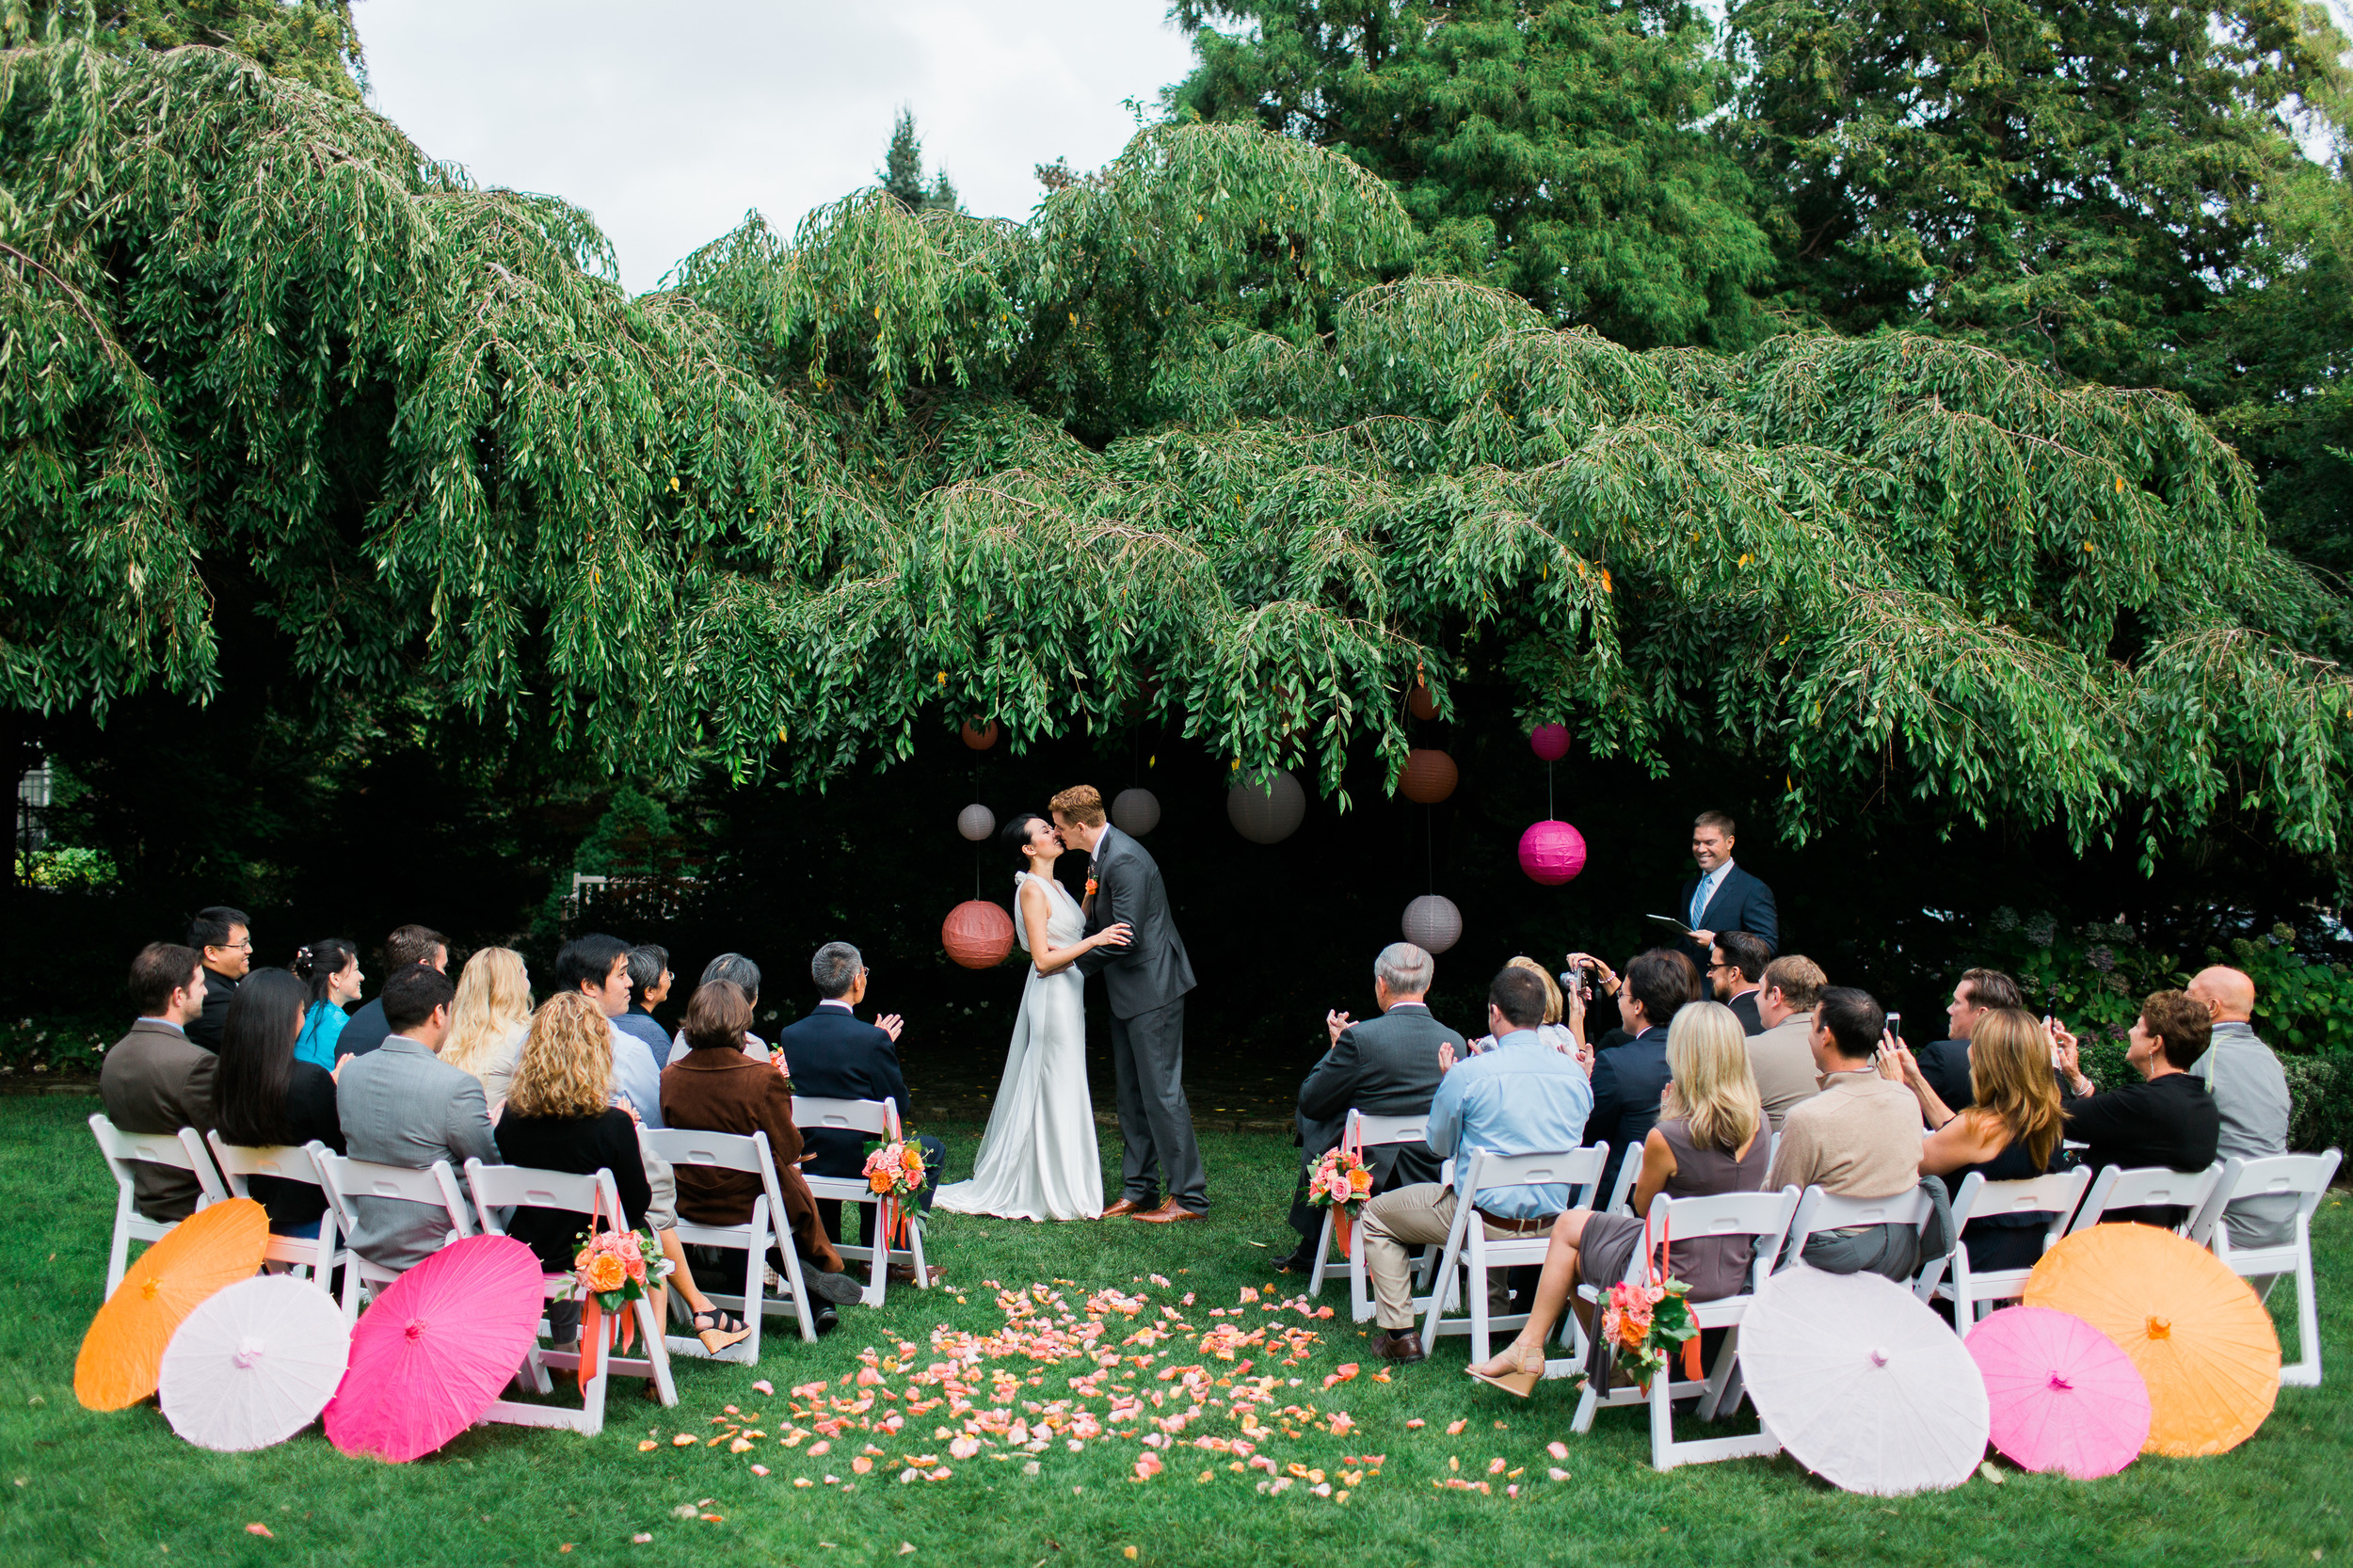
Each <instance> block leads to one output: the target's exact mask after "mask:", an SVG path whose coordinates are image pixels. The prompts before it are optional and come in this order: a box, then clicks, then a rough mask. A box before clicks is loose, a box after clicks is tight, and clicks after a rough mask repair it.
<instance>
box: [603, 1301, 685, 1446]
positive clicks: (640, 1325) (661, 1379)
mask: <svg viewBox="0 0 2353 1568" xmlns="http://www.w3.org/2000/svg"><path fill="white" fill-rule="evenodd" d="M633 1305H634V1306H635V1308H636V1311H637V1331H638V1332H639V1333H640V1334H642V1335H644V1336H646V1360H647V1362H648V1364H649V1365H650V1366H651V1367H652V1368H653V1385H654V1389H655V1391H656V1392H657V1393H659V1394H660V1395H661V1396H662V1402H663V1403H664V1405H674V1404H676V1403H678V1385H677V1384H675V1383H673V1382H672V1381H671V1378H670V1348H669V1346H668V1345H667V1344H666V1343H664V1339H663V1336H662V1330H663V1326H664V1325H663V1322H662V1320H661V1319H660V1318H659V1317H657V1316H656V1315H655V1313H654V1309H653V1298H652V1297H650V1296H640V1297H638V1298H637V1300H636V1302H635V1303H634V1304H633ZM610 1360H611V1358H610V1357H607V1358H606V1361H608V1362H609V1361H610ZM599 1418H600V1420H601V1419H602V1416H601V1414H600V1416H599Z"/></svg>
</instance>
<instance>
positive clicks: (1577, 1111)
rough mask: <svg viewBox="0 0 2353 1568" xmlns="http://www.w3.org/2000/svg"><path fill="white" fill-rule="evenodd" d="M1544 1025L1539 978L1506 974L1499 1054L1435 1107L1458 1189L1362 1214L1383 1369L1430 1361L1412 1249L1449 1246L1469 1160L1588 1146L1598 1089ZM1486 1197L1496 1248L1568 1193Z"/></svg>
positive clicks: (1393, 1201) (1497, 988) (1467, 1073)
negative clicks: (1544, 1032) (1418, 1316)
mask: <svg viewBox="0 0 2353 1568" xmlns="http://www.w3.org/2000/svg"><path fill="white" fill-rule="evenodd" d="M1686 968H1687V969H1688V968H1689V966H1686ZM1544 1016H1545V988H1544V986H1543V985H1542V984H1538V982H1537V979H1536V977H1535V976H1534V975H1532V974H1529V972H1528V971H1527V970H1526V969H1513V968H1506V969H1504V970H1503V971H1502V972H1501V973H1499V974H1497V976H1496V978H1495V980H1494V982H1493V983H1492V984H1489V985H1488V987H1487V1030H1488V1032H1489V1033H1491V1034H1493V1035H1494V1036H1495V1037H1496V1048H1495V1049H1493V1050H1489V1051H1481V1052H1480V1053H1479V1054H1478V1055H1477V1056H1473V1057H1469V1058H1467V1059H1465V1061H1462V1062H1458V1063H1456V1064H1454V1065H1453V1066H1452V1067H1450V1068H1449V1069H1448V1071H1447V1074H1446V1077H1445V1078H1444V1079H1442V1080H1440V1081H1439V1084H1438V1092H1437V1094H1436V1095H1435V1096H1433V1097H1432V1100H1431V1104H1430V1147H1431V1151H1432V1152H1433V1153H1434V1154H1436V1155H1437V1156H1438V1157H1439V1158H1441V1159H1446V1158H1449V1157H1451V1158H1453V1159H1454V1160H1455V1183H1456V1185H1455V1186H1453V1187H1448V1186H1445V1185H1443V1184H1441V1183H1437V1182H1426V1183H1417V1184H1416V1185H1414V1186H1411V1187H1400V1188H1398V1189H1396V1190H1395V1191H1393V1192H1385V1193H1383V1194H1382V1195H1381V1196H1379V1197H1377V1198H1375V1199H1373V1200H1372V1201H1371V1202H1370V1203H1369V1204H1367V1205H1365V1208H1364V1217H1363V1220H1362V1221H1361V1222H1360V1223H1361V1224H1362V1225H1363V1227H1364V1228H1363V1230H1362V1232H1361V1240H1360V1245H1361V1247H1362V1251H1363V1255H1364V1259H1365V1270H1366V1272H1367V1273H1369V1275H1370V1276H1371V1278H1372V1290H1373V1297H1374V1300H1375V1303H1376V1307H1375V1312H1374V1316H1375V1317H1376V1318H1377V1319H1378V1320H1379V1326H1380V1332H1379V1333H1378V1334H1376V1335H1375V1336H1373V1340H1372V1353H1373V1354H1375V1355H1377V1356H1380V1357H1381V1358H1382V1359H1383V1360H1385V1361H1395V1362H1401V1363H1410V1362H1416V1361H1420V1360H1422V1359H1423V1358H1424V1355H1425V1353H1426V1352H1424V1351H1423V1349H1422V1343H1421V1336H1420V1335H1418V1334H1417V1333H1416V1332H1415V1331H1414V1280H1413V1272H1412V1266H1411V1263H1410V1260H1409V1259H1408V1257H1407V1256H1406V1249H1407V1248H1408V1247H1414V1246H1419V1245H1423V1244H1427V1243H1433V1242H1442V1241H1444V1240H1446V1239H1447V1235H1448V1232H1449V1230H1450V1229H1451V1228H1452V1227H1453V1224H1454V1209H1455V1205H1456V1203H1457V1202H1458V1201H1460V1200H1459V1198H1458V1192H1459V1189H1460V1188H1461V1186H1462V1184H1464V1183H1465V1182H1467V1181H1468V1180H1469V1179H1470V1167H1471V1163H1472V1161H1471V1153H1472V1151H1474V1150H1478V1149H1484V1150H1487V1151H1489V1152H1491V1153H1495V1154H1507V1155H1508V1154H1545V1153H1558V1152H1565V1151H1566V1150H1569V1149H1573V1148H1576V1147H1577V1146H1578V1145H1579V1144H1580V1143H1581V1142H1582V1141H1583V1139H1584V1136H1585V1125H1586V1116H1587V1113H1588V1112H1591V1111H1592V1109H1593V1085H1592V1084H1591V1083H1589V1082H1587V1081H1586V1078H1585V1073H1584V1070H1583V1069H1582V1068H1580V1067H1579V1066H1578V1065H1577V1062H1576V1060H1575V1059H1574V1058H1572V1057H1568V1056H1563V1055H1562V1054H1561V1053H1560V1052H1559V1051H1557V1050H1552V1049H1550V1048H1546V1047H1545V1045H1544V1044H1543V1043H1542V1042H1540V1041H1539V1040H1538V1039H1537V1038H1536V1025H1537V1024H1538V1023H1539V1022H1540V1021H1542V1019H1543V1018H1544ZM1482 1195H1483V1196H1484V1197H1485V1199H1486V1204H1484V1205H1481V1208H1480V1210H1479V1216H1480V1223H1481V1224H1483V1225H1485V1226H1486V1234H1487V1236H1488V1237H1489V1239H1490V1240H1503V1239H1505V1238H1507V1237H1514V1236H1527V1235H1531V1234H1534V1233H1535V1232H1538V1231H1542V1230H1548V1229H1549V1228H1551V1225H1552V1217H1553V1216H1554V1215H1555V1214H1558V1213H1560V1212H1561V1210H1562V1209H1564V1208H1567V1207H1568V1206H1569V1190H1568V1189H1567V1188H1566V1187H1511V1188H1505V1189H1501V1190H1498V1191H1497V1192H1492V1193H1487V1194H1482ZM1487 1205H1492V1206H1493V1207H1492V1208H1490V1207H1487ZM1502 1284H1503V1281H1502V1279H1501V1278H1500V1276H1496V1275H1491V1276H1490V1279H1489V1283H1488V1300H1489V1303H1490V1304H1491V1305H1492V1304H1495V1302H1496V1301H1497V1296H1498V1294H1499V1292H1500V1290H1501V1288H1502Z"/></svg>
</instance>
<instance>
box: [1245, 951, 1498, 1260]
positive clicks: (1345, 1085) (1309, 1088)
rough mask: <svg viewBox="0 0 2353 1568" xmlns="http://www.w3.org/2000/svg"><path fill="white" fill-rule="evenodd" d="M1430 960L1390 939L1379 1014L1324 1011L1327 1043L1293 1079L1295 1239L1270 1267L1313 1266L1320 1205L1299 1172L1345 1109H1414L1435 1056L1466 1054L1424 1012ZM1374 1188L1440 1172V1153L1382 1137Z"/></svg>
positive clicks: (1370, 1155) (1378, 971)
mask: <svg viewBox="0 0 2353 1568" xmlns="http://www.w3.org/2000/svg"><path fill="white" fill-rule="evenodd" d="M1436 972H1437V961H1436V960H1435V959H1433V958H1432V957H1431V956H1430V954H1429V953H1427V952H1423V951H1422V950H1421V949H1419V948H1417V947H1416V946H1415V945H1414V944H1413V943H1411V942H1391V943H1390V944H1389V945H1388V946H1387V947H1385V948H1383V949H1382V950H1381V955H1380V956H1379V957H1378V958H1375V959H1374V960H1373V961H1372V1000H1373V1001H1374V1003H1375V1004H1376V1005H1378V1006H1379V1007H1380V1009H1381V1016H1379V1017H1377V1018H1367V1019H1365V1020H1363V1021H1362V1022H1361V1023H1360V1022H1358V1021H1357V1020H1355V1019H1353V1018H1351V1017H1350V1016H1348V1015H1347V1014H1345V1013H1327V1014H1326V1015H1324V1019H1323V1027H1324V1031H1325V1033H1326V1034H1327V1035H1328V1036H1329V1037H1330V1041H1331V1045H1330V1048H1329V1049H1327V1050H1325V1051H1324V1053H1323V1055H1322V1057H1321V1059H1320V1060H1319V1061H1318V1062H1317V1063H1316V1064H1315V1067H1314V1069H1313V1070H1312V1071H1310V1072H1309V1073H1308V1074H1307V1077H1306V1079H1305V1080H1304V1081H1303V1082H1302V1083H1301V1084H1300V1085H1299V1113H1298V1127H1299V1180H1298V1183H1297V1185H1296V1186H1295V1187H1294V1188H1293V1190H1292V1192H1291V1213H1290V1222H1291V1228H1292V1229H1293V1230H1295V1231H1297V1232H1298V1233H1299V1245H1298V1247H1297V1248H1296V1249H1295V1250H1293V1251H1292V1253H1291V1254H1290V1256H1288V1257H1283V1258H1279V1259H1277V1260H1276V1262H1275V1265H1274V1267H1275V1270H1276V1271H1277V1272H1291V1271H1293V1270H1297V1271H1300V1272H1306V1271H1308V1270H1311V1269H1313V1268H1314V1267H1315V1266H1316V1256H1315V1253H1316V1243H1317V1242H1318V1241H1319V1240H1321V1239H1322V1236H1323V1215H1324V1211H1323V1210H1322V1209H1321V1208H1316V1207H1315V1206H1313V1205H1312V1204H1310V1203H1308V1201H1307V1177H1308V1175H1309V1173H1311V1172H1312V1171H1314V1169H1315V1167H1316V1164H1317V1162H1318V1161H1319V1160H1321V1159H1322V1158H1323V1157H1324V1155H1325V1154H1326V1153H1328V1152H1330V1151H1331V1150H1333V1149H1335V1148H1337V1147H1338V1146H1339V1143H1340V1139H1341V1136H1342V1135H1343V1134H1345V1133H1346V1132H1347V1130H1348V1113H1349V1112H1350V1111H1351V1110H1352V1109H1353V1110H1357V1111H1362V1112H1365V1113H1366V1114H1368V1115H1372V1116H1420V1115H1426V1114H1428V1113H1429V1111H1430V1099H1431V1096H1433V1095H1435V1094H1436V1093H1437V1092H1438V1079H1439V1076H1440V1073H1439V1067H1438V1053H1439V1051H1440V1050H1441V1049H1443V1048H1452V1049H1453V1050H1454V1051H1456V1052H1457V1053H1462V1052H1463V1051H1464V1044H1463V1037H1462V1036H1461V1035H1460V1034H1457V1033H1456V1032H1454V1031H1452V1030H1450V1029H1449V1028H1447V1026H1446V1025H1444V1024H1442V1023H1440V1022H1439V1021H1438V1020H1437V1019H1435V1018H1433V1017H1432V1016H1430V1004H1429V1002H1428V1001H1427V1000H1424V998H1425V997H1426V996H1427V994H1428V992H1429V990H1430V981H1431V977H1432V976H1433V975H1434V974H1435V973H1436ZM1365 1162H1366V1163H1367V1164H1368V1165H1369V1166H1370V1167H1371V1168H1372V1190H1373V1192H1374V1193H1375V1194H1379V1193H1382V1192H1388V1191H1389V1190H1390V1189H1391V1188H1393V1187H1410V1186H1413V1185H1414V1184H1415V1183H1417V1182H1429V1181H1435V1180H1437V1179H1438V1157H1437V1156H1436V1155H1434V1154H1433V1153H1431V1152H1430V1147H1429V1145H1428V1144H1379V1145H1376V1146H1375V1147H1372V1148H1369V1149H1367V1150H1366V1151H1365Z"/></svg>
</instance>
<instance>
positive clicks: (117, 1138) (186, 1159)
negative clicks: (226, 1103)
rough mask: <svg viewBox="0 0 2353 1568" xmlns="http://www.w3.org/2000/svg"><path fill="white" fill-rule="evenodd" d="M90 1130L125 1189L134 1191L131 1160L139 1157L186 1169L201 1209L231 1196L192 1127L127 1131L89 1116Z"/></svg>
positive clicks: (100, 1151)
mask: <svg viewBox="0 0 2353 1568" xmlns="http://www.w3.org/2000/svg"><path fill="white" fill-rule="evenodd" d="M89 1129H90V1135H91V1136H92V1137H94V1138H96V1139H97V1140H98V1152H99V1153H100V1154H102V1155H104V1157H105V1160H106V1165H107V1168H108V1169H109V1170H111V1171H113V1172H114V1176H115V1180H116V1181H117V1182H119V1183H120V1185H121V1187H122V1190H123V1191H124V1192H129V1191H131V1190H132V1187H131V1167H130V1162H131V1161H133V1160H137V1161H139V1162H141V1163H143V1164H148V1165H163V1166H168V1167H169V1168H170V1169H172V1170H175V1171H185V1172H187V1173H188V1174H189V1175H190V1176H194V1177H196V1184H197V1187H198V1189H199V1196H198V1198H197V1207H198V1208H203V1207H204V1205H206V1204H208V1203H219V1202H221V1201H222V1200H224V1199H226V1198H227V1197H228V1196H229V1189H228V1188H227V1187H225V1186H223V1185H222V1184H221V1179H220V1173H219V1172H218V1171H216V1170H215V1169H214V1168H213V1157H212V1154H211V1152H210V1151H208V1150H207V1149H206V1148H205V1147H204V1138H203V1135H202V1134H201V1133H200V1132H198V1131H197V1130H196V1128H192V1127H184V1128H181V1129H180V1130H179V1131H177V1132H125V1131H123V1130H122V1129H121V1128H119V1127H117V1126H115V1125H114V1123H112V1122H110V1121H108V1120H107V1119H106V1118H105V1117H104V1116H103V1115H100V1116H92V1117H91V1118H90V1119H89Z"/></svg>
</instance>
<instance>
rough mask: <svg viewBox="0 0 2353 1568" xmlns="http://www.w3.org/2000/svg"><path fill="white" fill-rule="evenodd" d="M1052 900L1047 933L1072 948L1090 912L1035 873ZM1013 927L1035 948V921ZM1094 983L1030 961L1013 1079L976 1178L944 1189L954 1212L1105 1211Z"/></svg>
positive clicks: (1045, 1214)
mask: <svg viewBox="0 0 2353 1568" xmlns="http://www.w3.org/2000/svg"><path fill="white" fill-rule="evenodd" d="M1031 881H1034V882H1036V883H1037V884H1038V885H1039V886H1040V887H1042V888H1045V889H1046V896H1047V898H1048V900H1050V901H1051V903H1052V906H1053V912H1052V914H1051V915H1050V916H1049V917H1048V920H1047V922H1046V935H1047V937H1048V940H1049V941H1050V942H1051V943H1052V944H1053V945H1054V946H1055V947H1058V948H1059V947H1068V946H1069V945H1070V944H1072V943H1074V942H1076V941H1078V940H1079V939H1080V937H1081V936H1085V935H1086V916H1085V915H1084V913H1083V912H1081V911H1080V908H1079V904H1078V901H1077V900H1076V899H1074V898H1072V897H1071V896H1070V894H1069V892H1068V891H1067V890H1065V889H1064V887H1063V885H1062V884H1061V883H1059V882H1056V881H1055V880H1053V879H1052V878H1051V877H1032V876H1031V875H1030V873H1029V872H1017V873H1016V875H1015V877H1014V888H1015V895H1014V905H1015V908H1016V912H1017V911H1018V909H1019V907H1020V902H1021V899H1020V887H1021V884H1023V883H1025V882H1031ZM1013 928H1014V932H1015V934H1016V936H1018V937H1019V938H1020V941H1021V949H1022V951H1023V952H1028V951H1029V948H1030V928H1029V923H1028V922H1027V921H1025V920H1020V919H1018V918H1016V920H1014V925H1013ZM1085 984H1086V979H1085V977H1084V976H1083V975H1081V974H1080V972H1079V971H1078V970H1077V969H1076V968H1067V969H1064V970H1063V971H1062V972H1061V973H1060V974H1051V975H1042V974H1039V973H1038V972H1037V967H1036V966H1035V965H1032V966H1031V967H1030V979H1029V984H1028V985H1027V986H1025V987H1024V988H1023V990H1022V992H1021V1012H1020V1015H1019V1016H1016V1018H1015V1019H1014V1021H1013V1046H1012V1048H1011V1050H1009V1051H1008V1052H1007V1053H1006V1056H1005V1076H1004V1079H1003V1080H1002V1081H1001V1082H1000V1083H999V1084H998V1086H997V1103H996V1104H995V1105H994V1106H992V1107H991V1108H990V1109H989V1112H988V1130H987V1131H986V1132H984V1133H983V1134H982V1135H981V1152H980V1154H979V1155H978V1156H977V1157H976V1158H975V1159H974V1160H973V1161H972V1179H971V1180H969V1181H959V1182H955V1183H953V1184H952V1185H951V1186H947V1187H942V1188H941V1189H940V1190H939V1195H938V1196H937V1197H936V1199H935V1200H934V1201H933V1207H934V1208H944V1209H947V1210H948V1211H949V1212H951V1213H954V1214H995V1215H998V1216H1000V1217H1001V1218H1004V1219H1008V1220H1095V1219H1100V1218H1101V1217H1102V1214H1103V1161H1102V1157H1101V1156H1100V1155H1099V1154H1098V1153H1097V1152H1096V1144H1095V1101H1094V1098H1093V1096H1090V1095H1089V1094H1088V1093H1087V1020H1086V1007H1085V1004H1084V1002H1083V1000H1081V997H1082V987H1083V986H1084V985H1085Z"/></svg>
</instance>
